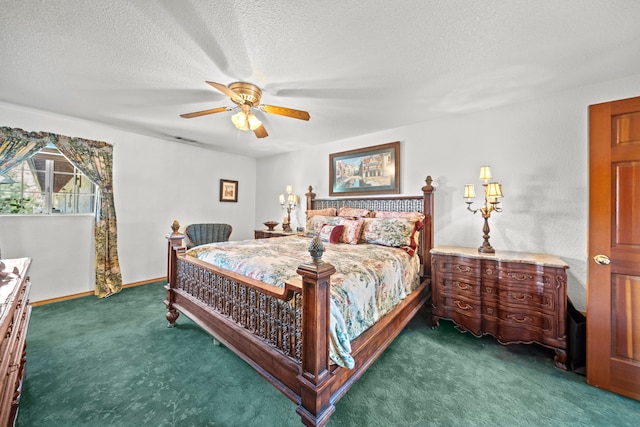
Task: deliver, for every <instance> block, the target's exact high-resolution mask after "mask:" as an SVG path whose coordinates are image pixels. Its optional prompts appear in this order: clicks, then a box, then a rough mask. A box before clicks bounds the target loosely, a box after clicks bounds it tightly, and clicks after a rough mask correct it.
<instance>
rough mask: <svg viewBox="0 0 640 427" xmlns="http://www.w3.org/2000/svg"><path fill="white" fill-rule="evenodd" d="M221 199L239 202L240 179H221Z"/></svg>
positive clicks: (222, 200)
mask: <svg viewBox="0 0 640 427" xmlns="http://www.w3.org/2000/svg"><path fill="white" fill-rule="evenodd" d="M220 201H221V202H237V201H238V181H231V180H229V179H221V180H220Z"/></svg>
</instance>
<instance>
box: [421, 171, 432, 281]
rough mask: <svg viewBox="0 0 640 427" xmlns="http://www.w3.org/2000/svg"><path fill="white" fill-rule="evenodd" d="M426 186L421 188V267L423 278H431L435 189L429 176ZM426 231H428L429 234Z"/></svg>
mask: <svg viewBox="0 0 640 427" xmlns="http://www.w3.org/2000/svg"><path fill="white" fill-rule="evenodd" d="M425 182H426V183H427V185H425V186H424V187H422V194H423V201H424V206H423V208H422V209H423V210H422V213H424V215H425V219H424V220H425V232H423V233H422V265H423V271H422V275H423V276H429V277H431V252H430V251H431V248H433V192H434V191H435V188H434V187H433V185H431V183H432V182H433V179H431V175H428V176H427V178H426V179H425ZM427 221H428V222H427ZM426 230H430V232H429V233H427V232H426Z"/></svg>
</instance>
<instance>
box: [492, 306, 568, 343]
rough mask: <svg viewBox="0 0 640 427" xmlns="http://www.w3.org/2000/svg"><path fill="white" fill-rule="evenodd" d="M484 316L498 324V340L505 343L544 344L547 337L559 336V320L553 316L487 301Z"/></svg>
mask: <svg viewBox="0 0 640 427" xmlns="http://www.w3.org/2000/svg"><path fill="white" fill-rule="evenodd" d="M482 314H483V316H485V317H487V318H490V319H491V320H493V321H496V322H498V324H499V327H498V328H497V335H499V336H497V338H498V339H500V341H503V342H518V341H519V342H529V341H537V342H544V340H545V337H546V336H548V337H556V336H557V335H558V324H557V319H556V317H555V316H554V315H553V314H547V313H542V312H539V311H535V310H532V309H526V308H516V307H508V306H505V305H504V304H499V303H491V302H487V301H484V302H483V305H482Z"/></svg>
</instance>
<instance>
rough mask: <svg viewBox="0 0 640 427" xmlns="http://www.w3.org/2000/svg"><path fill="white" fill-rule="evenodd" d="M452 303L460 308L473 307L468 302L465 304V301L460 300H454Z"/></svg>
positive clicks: (468, 308) (469, 308) (467, 308)
mask: <svg viewBox="0 0 640 427" xmlns="http://www.w3.org/2000/svg"><path fill="white" fill-rule="evenodd" d="M454 304H455V305H457V306H458V308H459V309H461V310H471V309H472V308H473V307H471V306H470V305H469V304H467V303H466V302H460V301H458V300H455V301H454Z"/></svg>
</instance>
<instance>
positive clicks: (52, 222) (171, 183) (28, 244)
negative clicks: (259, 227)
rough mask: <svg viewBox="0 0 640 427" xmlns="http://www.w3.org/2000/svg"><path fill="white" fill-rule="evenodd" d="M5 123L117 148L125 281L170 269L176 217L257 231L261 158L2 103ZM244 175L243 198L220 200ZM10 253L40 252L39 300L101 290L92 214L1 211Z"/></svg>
mask: <svg viewBox="0 0 640 427" xmlns="http://www.w3.org/2000/svg"><path fill="white" fill-rule="evenodd" d="M0 126H9V127H17V128H22V129H24V130H28V131H45V132H53V133H59V134H64V135H69V136H75V137H81V138H87V139H93V140H100V141H105V142H107V143H109V144H112V145H113V146H114V170H113V174H114V196H115V204H116V215H117V218H118V252H119V257H120V266H121V268H122V277H123V282H124V283H125V284H127V283H134V282H139V281H145V280H149V279H154V278H158V277H162V276H164V275H166V246H167V245H166V240H165V238H164V236H165V235H166V234H167V233H169V232H170V231H171V230H170V226H171V223H172V222H173V220H174V219H178V220H179V221H180V223H181V224H188V223H193V222H227V223H229V224H231V225H232V226H233V233H232V235H231V238H232V239H248V238H252V237H253V225H254V223H255V210H256V209H255V194H256V193H255V182H256V176H255V169H256V168H255V163H256V162H255V160H254V159H250V158H246V157H242V156H237V155H231V154H226V153H219V152H215V151H211V150H205V149H201V148H197V147H194V146H189V145H184V144H179V143H174V142H170V141H165V140H161V139H155V138H150V137H144V136H140V135H137V134H133V133H128V132H123V131H120V130H116V129H112V128H109V127H105V126H102V125H97V124H95V123H89V122H85V121H80V120H74V119H70V118H67V117H62V116H57V115H53V114H48V113H43V112H38V111H34V110H29V109H24V108H19V107H15V106H10V105H6V104H0ZM221 178H224V179H231V180H237V181H239V191H238V203H229V202H225V203H221V202H219V194H218V193H219V185H220V179H221ZM0 249H1V251H2V257H3V258H18V257H31V258H33V263H32V267H31V270H30V276H31V280H32V289H31V301H41V300H45V299H50V298H55V297H60V296H66V295H72V294H76V293H81V292H86V291H93V289H94V284H95V279H94V276H95V268H94V265H93V259H94V249H93V219H92V217H91V216H87V215H84V216H83V215H79V216H69V217H66V216H56V215H51V216H26V215H25V216H9V215H0Z"/></svg>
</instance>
